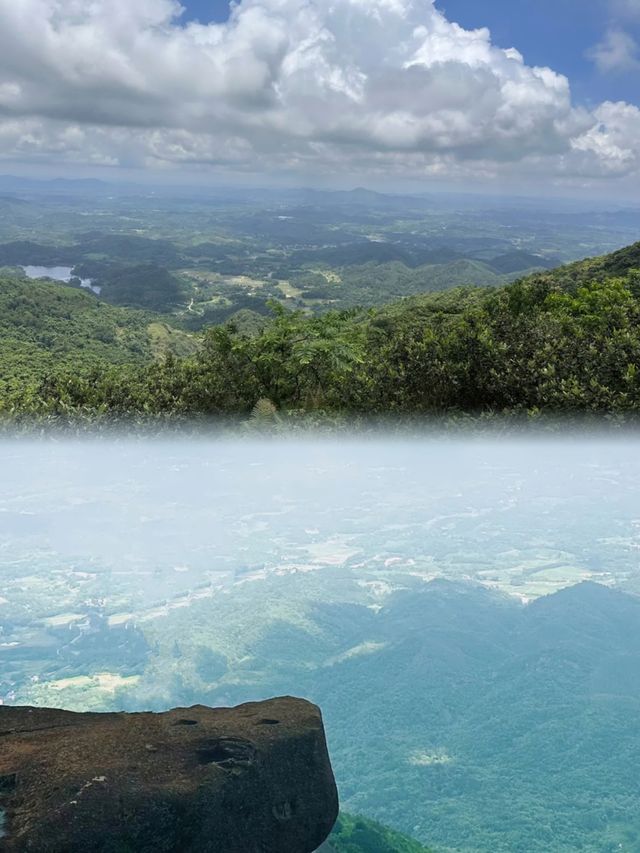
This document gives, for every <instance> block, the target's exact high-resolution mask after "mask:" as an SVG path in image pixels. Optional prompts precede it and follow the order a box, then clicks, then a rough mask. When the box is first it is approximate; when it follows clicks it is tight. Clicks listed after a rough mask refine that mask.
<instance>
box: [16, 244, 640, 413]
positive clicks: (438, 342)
mask: <svg viewBox="0 0 640 853" xmlns="http://www.w3.org/2000/svg"><path fill="white" fill-rule="evenodd" d="M39 287H40V286H39ZM34 292H35V291H34ZM42 293H43V294H46V300H45V303H44V307H43V308H42V307H41V309H40V311H39V312H38V313H39V314H40V315H41V317H44V314H45V313H48V314H49V316H47V318H46V325H47V327H48V328H47V332H44V331H40V330H37V328H36V330H35V331H33V332H29V334H28V335H27V336H26V342H27V344H28V345H29V346H34V344H35V345H36V346H38V345H40V347H42V342H41V341H40V339H39V338H38V335H44V334H47V333H50V332H51V322H53V323H54V325H55V323H56V322H58V323H59V321H60V315H61V314H63V317H64V319H67V320H69V321H70V322H71V323H72V326H71V327H70V326H68V325H66V324H65V325H64V334H61V340H63V341H65V342H66V344H65V346H66V347H67V348H68V347H71V346H72V345H73V346H75V347H76V351H77V350H78V349H80V350H82V349H83V348H85V347H86V346H87V341H88V340H89V339H91V340H92V342H93V343H94V344H95V346H93V345H92V346H91V347H90V348H89V353H90V354H89V356H88V357H87V358H81V359H80V361H79V362H78V361H77V360H76V361H75V363H74V365H73V369H69V368H70V367H71V365H70V364H69V359H68V358H65V357H64V356H65V354H66V352H67V350H65V349H64V348H63V350H62V355H63V358H58V357H57V355H56V352H57V350H56V347H55V346H53V347H51V346H50V348H49V349H48V350H47V352H48V353H49V356H48V362H47V363H48V364H52V363H53V362H54V361H55V360H57V361H58V364H59V366H60V367H61V369H60V370H59V371H58V372H57V373H56V375H55V376H50V375H47V377H46V380H45V381H40V382H38V381H37V380H36V381H33V382H31V383H30V385H29V387H26V388H25V387H24V386H23V387H22V388H17V385H18V384H19V383H16V382H14V383H13V385H12V388H13V392H14V393H12V394H11V395H8V396H5V407H7V406H8V407H12V408H13V409H16V408H17V409H19V410H22V411H29V412H34V413H38V414H54V415H57V414H60V413H65V414H68V413H70V412H73V411H83V412H87V411H89V412H91V411H96V412H98V411H104V410H109V411H111V412H115V413H118V414H133V415H137V414H151V415H156V414H161V415H185V416H194V415H195V416H198V415H204V416H207V415H217V414H228V413H232V414H243V415H246V414H248V413H250V412H251V411H252V410H253V408H254V406H255V405H256V403H257V402H258V401H259V400H269V401H270V402H271V403H272V404H273V407H275V409H276V410H278V411H280V412H288V411H291V410H294V411H306V412H309V411H312V412H328V413H346V414H360V415H371V414H373V415H382V414H403V415H406V414H409V415H414V414H415V415H425V414H434V413H456V412H464V413H472V414H478V413H485V412H491V413H495V412H522V413H529V414H531V413H533V414H535V413H537V412H540V411H544V412H599V413H602V412H609V413H617V414H618V413H619V414H630V413H635V412H637V411H638V410H639V409H640V375H639V372H638V366H639V365H640V243H639V244H635V245H634V246H631V247H629V248H628V249H624V250H622V251H619V252H616V253H614V254H612V255H609V256H605V257H602V258H596V259H592V260H588V261H584V262H581V263H577V264H572V265H569V266H566V267H561V268H559V269H558V270H555V271H551V272H546V273H536V274H534V275H532V276H530V277H528V278H525V279H522V280H520V281H518V282H515V283H514V284H511V285H507V286H504V287H498V288H472V287H466V288H459V289H457V290H450V291H446V292H442V293H426V294H423V295H421V296H416V297H410V298H407V299H404V300H401V301H399V302H394V303H391V304H389V305H387V306H384V307H382V308H374V309H370V310H364V309H353V310H350V311H342V312H330V313H328V314H324V315H322V316H315V317H313V316H311V317H310V316H308V315H306V314H304V313H302V312H289V311H286V310H285V309H283V308H282V307H281V306H280V305H279V304H277V303H273V304H272V310H273V313H274V316H273V320H272V321H271V322H270V323H268V324H267V325H266V326H262V325H261V324H256V325H255V327H254V328H253V329H249V330H248V329H247V327H246V325H245V326H244V328H243V329H240V328H238V327H236V326H235V325H234V324H233V323H227V324H226V325H225V326H217V327H212V328H210V329H209V330H207V331H206V333H205V334H204V336H203V345H202V348H201V349H200V350H199V351H198V352H197V353H196V354H195V355H193V356H192V357H190V358H186V359H176V358H173V357H171V356H169V357H168V358H166V359H165V360H164V361H160V362H158V361H156V362H155V363H150V364H147V365H141V364H140V362H141V361H143V360H144V357H145V355H148V350H146V349H145V345H144V343H143V342H142V341H143V339H144V338H145V335H146V327H143V326H142V319H141V317H142V315H140V314H133V315H131V314H117V315H114V314H109V313H108V314H107V315H106V316H107V318H108V322H107V321H105V322H102V323H98V324H97V326H98V327H97V328H96V323H97V320H98V318H102V317H103V316H104V312H108V311H112V310H115V309H107V308H106V307H105V306H100V305H99V303H96V301H95V300H94V301H93V302H92V303H91V310H88V305H87V304H86V303H84V302H79V303H78V308H79V309H81V308H83V309H84V312H85V313H86V314H87V318H84V317H80V316H79V315H78V314H74V311H72V310H71V308H70V307H63V308H60V307H59V303H58V302H56V301H55V299H54V292H53V291H46V290H44V291H42ZM55 293H59V291H55ZM80 297H82V294H78V293H74V294H73V296H71V295H65V296H64V297H62V296H61V297H60V299H61V300H62V301H61V303H60V304H61V305H63V306H66V302H65V301H64V300H72V299H79V298H80ZM3 298H4V299H5V300H6V299H7V295H6V293H5V294H4V295H3ZM20 304H21V303H20V302H18V303H17V305H16V308H18V309H19V308H20ZM39 304H40V305H41V306H42V300H40V302H39ZM14 310H15V309H13V308H12V309H11V311H12V312H13V311H14ZM35 311H36V308H35V304H34V305H33V307H32V312H35ZM64 312H66V313H64ZM101 312H102V313H101ZM51 317H53V321H52V320H51ZM116 317H123V318H124V317H130V318H131V324H132V325H131V324H130V325H129V326H125V327H124V331H123V330H122V328H121V327H118V326H117V322H116ZM10 322H11V327H12V329H14V330H15V328H16V326H17V324H16V320H15V318H14V316H13V314H12V319H11V321H10ZM29 322H31V321H29ZM90 322H92V323H93V324H94V326H93V327H91V326H90V325H89V323H90ZM36 327H37V323H36ZM129 329H131V331H129ZM133 329H135V330H136V331H137V335H136V336H133V339H132V338H131V335H132V334H133ZM99 334H102V335H106V336H107V338H108V337H109V334H111V338H110V339H109V340H108V341H107V342H106V343H104V344H102V342H100V341H99V338H98V335H99ZM34 337H35V341H34ZM4 345H5V347H7V349H8V356H9V357H11V354H12V351H13V346H12V344H11V343H8V342H7V341H5V344H4ZM24 346H25V339H24V335H23V336H22V338H18V339H17V341H16V349H20V348H21V347H22V348H23V347H24ZM147 346H148V342H147ZM103 347H107V350H106V351H104V352H103ZM169 349H170V348H169ZM116 354H117V355H116ZM101 357H103V362H101V361H100V358H101ZM106 361H111V362H112V363H113V362H116V364H117V366H116V367H109V366H107V365H106V364H104V362H106ZM123 362H129V364H127V365H125V366H120V365H121V364H122V363H123ZM64 368H67V369H66V370H65V369H64ZM79 368H83V369H82V370H80V369H79ZM35 372H36V371H35V369H34V370H32V371H31V375H32V378H33V379H36V377H35Z"/></svg>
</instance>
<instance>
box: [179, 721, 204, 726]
mask: <svg viewBox="0 0 640 853" xmlns="http://www.w3.org/2000/svg"><path fill="white" fill-rule="evenodd" d="M173 725H174V726H197V725H198V721H197V720H176V721H175V723H174V724H173Z"/></svg>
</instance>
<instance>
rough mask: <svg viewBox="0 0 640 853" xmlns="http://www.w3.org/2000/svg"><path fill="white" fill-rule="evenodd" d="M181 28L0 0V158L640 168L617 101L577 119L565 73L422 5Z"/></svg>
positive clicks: (259, 2)
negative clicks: (531, 61) (609, 112)
mask: <svg viewBox="0 0 640 853" xmlns="http://www.w3.org/2000/svg"><path fill="white" fill-rule="evenodd" d="M625 2H626V0H625ZM180 14H181V9H180V6H179V5H178V4H177V3H176V2H174V0H135V2H133V0H19V2H16V0H0V157H4V158H13V159H19V160H25V161H30V160H32V161H38V162H46V161H49V162H52V163H60V162H70V163H72V162H77V163H90V164H100V163H104V164H120V165H123V166H129V167H131V166H133V167H147V168H150V167H157V168H171V167H174V166H175V167H180V168H184V167H189V166H193V167H196V166H202V165H210V166H211V167H212V168H217V169H231V170H236V171H242V170H245V171H253V172H260V173H265V172H273V171H286V172H288V173H292V172H293V173H299V174H301V175H308V174H309V173H313V174H322V173H323V172H326V173H332V174H333V173H340V172H344V173H349V172H352V171H355V170H357V171H358V173H359V174H363V173H371V174H376V175H381V174H391V175H397V176H403V175H405V176H407V175H425V176H429V175H437V176H447V175H451V176H454V177H456V176H466V175H469V176H472V175H474V174H476V175H477V174H481V175H485V176H491V175H496V174H505V175H510V174H513V173H514V172H515V171H517V170H518V169H521V170H531V171H532V173H535V174H540V173H546V174H548V175H554V174H557V175H561V176H566V175H570V174H572V170H573V171H575V174H576V175H579V176H583V175H584V174H589V175H591V176H598V175H602V176H610V175H611V174H616V175H617V174H620V173H621V170H627V171H628V172H629V173H631V172H632V171H633V170H636V171H637V168H638V164H637V155H636V153H635V152H636V150H637V143H634V142H633V141H632V139H631V137H630V136H629V137H628V138H627V135H626V131H625V130H624V129H622V128H626V127H627V125H629V126H630V127H631V126H633V127H635V117H634V114H633V111H634V110H635V107H628V108H627V109H628V111H629V112H628V113H625V112H624V109H625V108H626V105H613V106H614V107H615V111H616V118H615V121H614V120H613V119H610V120H609V121H607V120H604V119H603V117H602V116H601V115H600V114H599V113H598V111H596V112H594V113H590V112H588V111H586V110H584V109H577V108H575V107H574V106H573V105H572V102H571V92H570V87H569V83H568V80H567V79H566V78H565V77H563V76H562V75H560V74H557V73H555V72H554V71H553V70H551V69H549V68H535V67H530V66H528V65H526V64H525V62H524V60H523V58H522V56H521V55H520V54H519V53H518V52H517V50H515V49H511V50H502V49H500V48H497V47H495V46H494V45H493V44H492V42H491V36H490V33H489V31H488V30H486V29H478V30H473V31H469V30H464V29H463V28H462V27H460V26H458V25H457V24H454V23H451V22H449V21H448V20H447V19H446V18H445V17H444V15H443V14H442V13H440V12H439V11H438V10H436V9H435V7H434V6H433V4H432V0H238V2H236V4H235V5H234V6H233V9H232V14H231V18H230V20H229V21H228V22H227V23H226V24H210V25H207V26H204V25H200V24H196V23H191V24H188V25H186V26H185V25H183V24H182V23H181V19H180ZM602 109H603V110H605V111H606V105H604V106H603V108H602ZM636 112H637V111H636ZM623 137H624V139H623ZM627 146H628V147H627ZM621 152H622V153H621ZM626 152H630V153H629V154H628V156H627V153H626Z"/></svg>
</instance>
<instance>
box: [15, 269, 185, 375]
mask: <svg viewBox="0 0 640 853" xmlns="http://www.w3.org/2000/svg"><path fill="white" fill-rule="evenodd" d="M194 349H195V346H194V344H193V339H192V338H191V337H189V336H187V335H186V334H185V333H184V332H180V331H179V330H176V329H173V328H171V327H170V326H168V325H166V324H165V323H164V322H162V318H158V317H157V316H156V315H153V314H151V313H148V312H143V311H134V310H126V309H123V308H116V307H113V306H111V305H108V304H106V303H105V302H102V301H101V300H100V299H97V298H96V297H95V296H94V295H93V294H91V293H87V292H86V291H84V290H80V289H78V288H74V287H67V286H64V285H61V284H54V283H51V282H48V281H41V280H34V281H31V280H26V279H23V278H20V277H17V276H11V275H2V276H0V388H4V390H5V392H6V391H10V390H15V389H18V388H24V387H25V385H28V384H29V382H30V381H40V380H41V379H42V378H43V377H44V376H46V375H48V374H50V373H52V372H54V371H57V372H60V371H64V370H65V369H66V370H69V371H72V372H74V373H77V372H82V371H83V370H90V369H96V368H99V367H101V366H104V365H125V364H132V365H136V364H137V365H142V364H144V363H145V362H149V361H151V360H152V359H153V358H154V357H156V356H158V355H160V354H163V353H165V352H174V353H176V354H179V355H187V354H189V353H193V351H194Z"/></svg>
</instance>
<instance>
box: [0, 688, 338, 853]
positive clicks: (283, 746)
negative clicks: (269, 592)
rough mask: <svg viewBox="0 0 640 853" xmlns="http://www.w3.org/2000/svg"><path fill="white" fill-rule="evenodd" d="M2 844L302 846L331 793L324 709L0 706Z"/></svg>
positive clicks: (21, 847) (105, 850)
mask: <svg viewBox="0 0 640 853" xmlns="http://www.w3.org/2000/svg"><path fill="white" fill-rule="evenodd" d="M0 808H2V809H4V810H5V817H6V824H5V835H4V837H3V838H2V839H1V840H0V849H2V850H3V851H11V852H12V853H13V851H37V853H40V851H42V853H63V851H64V853H80V852H81V851H82V853H91V851H101V853H146V851H148V853H151V851H153V853H189V851H192V853H195V852H196V851H198V853H207V851H216V853H240V851H242V853H310V851H313V850H315V849H316V848H317V847H319V846H320V845H321V844H322V843H323V842H324V840H325V839H326V837H327V836H328V834H329V832H330V831H331V828H332V827H333V824H334V822H335V820H336V817H337V813H338V798H337V792H336V787H335V782H334V778H333V773H332V770H331V765H330V762H329V756H328V753H327V747H326V742H325V736H324V729H323V725H322V718H321V716H320V711H319V710H318V708H316V707H315V706H314V705H311V704H309V703H308V702H304V701H302V700H299V699H291V698H283V699H273V700H270V701H268V702H260V703H251V704H248V705H242V706H240V707H238V708H233V709H226V708H219V709H212V708H205V707H203V706H196V707H194V708H189V709H178V710H173V711H168V712H167V713H164V714H151V713H142V714H74V713H70V712H66V711H55V710H47V709H38V708H8V707H0Z"/></svg>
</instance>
